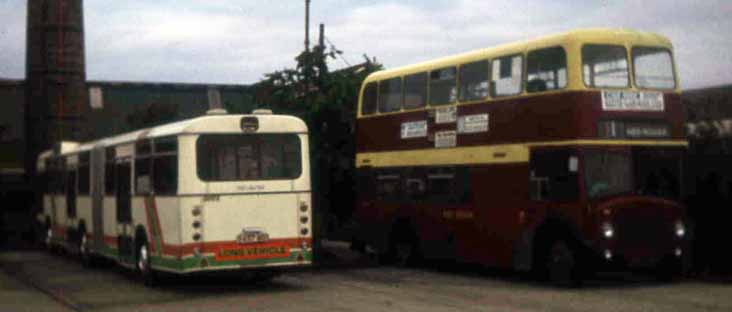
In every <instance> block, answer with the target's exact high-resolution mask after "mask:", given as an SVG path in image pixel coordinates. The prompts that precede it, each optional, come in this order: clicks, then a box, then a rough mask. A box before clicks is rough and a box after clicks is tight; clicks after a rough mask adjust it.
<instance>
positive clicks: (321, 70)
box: [254, 46, 382, 222]
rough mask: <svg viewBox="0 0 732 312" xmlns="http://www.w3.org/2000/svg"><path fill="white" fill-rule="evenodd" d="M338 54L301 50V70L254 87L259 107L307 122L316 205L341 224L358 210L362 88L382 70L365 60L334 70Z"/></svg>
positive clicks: (278, 73) (283, 72) (278, 74)
mask: <svg viewBox="0 0 732 312" xmlns="http://www.w3.org/2000/svg"><path fill="white" fill-rule="evenodd" d="M338 54H340V51H337V50H335V49H333V48H331V49H330V50H326V49H325V47H321V46H317V47H315V48H313V49H312V51H310V52H307V51H305V52H302V53H301V54H300V55H298V56H297V57H296V58H295V60H296V61H297V67H296V68H291V69H283V70H279V71H275V72H273V73H270V74H267V75H265V79H264V80H263V81H262V82H260V83H258V84H257V85H255V89H256V90H255V92H254V93H255V99H254V101H255V103H256V105H257V107H259V108H269V109H272V111H273V112H275V113H276V114H290V115H295V116H298V117H300V118H302V119H303V120H305V122H306V123H307V124H308V128H309V129H310V152H311V162H312V164H311V165H312V169H311V172H312V176H313V179H312V180H313V191H314V192H313V194H316V195H315V196H314V200H315V204H316V205H317V207H318V211H319V212H320V213H322V215H323V216H328V219H329V220H330V219H337V220H340V221H341V222H342V221H343V220H345V219H347V218H348V217H350V215H351V211H352V209H353V208H352V207H353V203H352V200H353V198H354V197H353V195H354V189H353V185H354V181H355V179H354V173H355V171H354V170H355V169H354V155H355V144H354V133H353V129H355V117H356V114H355V112H356V107H357V103H358V94H359V90H360V88H361V83H362V82H363V80H364V79H365V78H366V77H367V76H368V75H369V74H371V73H372V72H375V71H378V70H381V69H382V66H381V65H380V64H377V63H375V62H372V61H371V60H369V59H368V58H366V62H365V63H363V64H359V65H357V66H353V67H349V68H345V69H341V70H337V71H334V72H331V71H330V70H329V68H328V64H327V60H328V59H329V58H331V59H334V58H336V57H337V56H338ZM308 81H309V83H308Z"/></svg>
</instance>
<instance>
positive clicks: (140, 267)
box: [37, 110, 312, 284]
mask: <svg viewBox="0 0 732 312" xmlns="http://www.w3.org/2000/svg"><path fill="white" fill-rule="evenodd" d="M309 162H310V161H309V156H308V132H307V126H306V125H305V123H304V122H303V121H302V120H300V119H298V118H296V117H292V116H284V115H272V114H271V112H269V111H267V110H259V111H255V112H253V114H251V115H228V114H225V113H224V112H218V113H209V114H208V115H206V116H202V117H198V118H194V119H189V120H184V121H180V122H176V123H171V124H167V125H163V126H158V127H153V128H149V129H144V130H140V131H135V132H132V133H127V134H123V135H119V136H115V137H111V138H106V139H102V140H98V141H94V142H88V143H84V144H78V143H72V142H60V143H58V144H57V145H56V146H55V148H54V149H53V150H49V151H46V152H44V153H42V154H41V155H40V156H39V158H38V162H37V167H38V173H39V175H41V177H42V178H44V179H46V181H48V187H47V188H46V189H45V190H44V192H43V196H42V198H43V199H42V201H43V203H42V204H43V210H42V212H41V213H40V214H39V215H38V221H40V224H41V226H42V229H43V230H44V233H45V235H46V238H45V242H46V243H47V245H48V247H50V248H53V249H64V250H66V251H69V252H71V253H73V254H78V255H79V256H80V258H81V259H82V261H83V262H84V263H85V264H88V263H89V262H90V260H91V259H92V258H93V257H106V258H109V259H112V260H114V261H116V262H117V263H119V264H120V265H122V266H124V267H128V268H130V269H135V270H136V271H137V272H139V273H140V274H141V275H142V277H143V279H144V281H145V282H146V284H152V283H154V282H155V277H156V273H157V272H160V271H165V272H171V273H179V274H182V273H191V272H200V271H216V270H237V269H246V270H247V271H249V272H254V273H262V275H263V276H271V275H272V274H271V273H275V272H277V271H278V270H281V269H284V268H290V267H302V266H309V265H310V264H311V263H312V248H311V242H312V231H311V230H312V226H311V225H312V221H311V220H312V217H311V215H312V208H311V207H312V204H311V188H310V185H311V184H310V166H309Z"/></svg>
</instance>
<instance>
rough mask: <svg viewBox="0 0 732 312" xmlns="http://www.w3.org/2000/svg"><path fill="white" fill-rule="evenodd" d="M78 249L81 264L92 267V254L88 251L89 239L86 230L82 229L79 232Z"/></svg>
mask: <svg viewBox="0 0 732 312" xmlns="http://www.w3.org/2000/svg"><path fill="white" fill-rule="evenodd" d="M78 249H79V250H78V251H79V259H80V260H81V264H82V265H83V266H85V267H87V268H89V267H92V266H93V259H92V255H91V254H90V253H89V240H88V238H87V235H86V232H85V231H83V229H82V231H80V232H79V244H78Z"/></svg>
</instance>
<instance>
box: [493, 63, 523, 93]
mask: <svg viewBox="0 0 732 312" xmlns="http://www.w3.org/2000/svg"><path fill="white" fill-rule="evenodd" d="M522 71H523V58H522V57H521V56H520V55H515V56H505V57H502V58H498V59H495V60H493V78H492V82H493V85H492V87H493V96H506V95H514V94H519V93H521V72H522Z"/></svg>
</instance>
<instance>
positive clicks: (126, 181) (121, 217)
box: [115, 159, 135, 263]
mask: <svg viewBox="0 0 732 312" xmlns="http://www.w3.org/2000/svg"><path fill="white" fill-rule="evenodd" d="M115 171H116V174H115V177H116V178H117V181H116V182H117V183H115V186H116V194H117V195H116V196H117V197H116V203H117V246H118V248H119V260H120V261H121V262H124V263H134V259H135V257H134V256H135V254H134V252H135V250H134V249H135V247H134V245H133V241H132V235H133V234H134V233H133V229H132V224H131V222H132V207H131V200H132V198H131V197H132V195H131V191H132V185H131V184H132V162H131V160H130V159H121V160H118V161H117V163H116V165H115Z"/></svg>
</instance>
